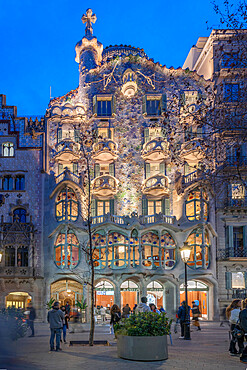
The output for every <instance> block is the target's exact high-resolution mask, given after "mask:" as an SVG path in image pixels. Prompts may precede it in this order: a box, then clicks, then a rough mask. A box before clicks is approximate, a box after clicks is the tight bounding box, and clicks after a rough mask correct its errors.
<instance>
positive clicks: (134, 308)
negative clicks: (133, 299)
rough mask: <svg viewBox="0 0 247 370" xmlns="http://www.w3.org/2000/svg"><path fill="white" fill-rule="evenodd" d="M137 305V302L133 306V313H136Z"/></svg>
mask: <svg viewBox="0 0 247 370" xmlns="http://www.w3.org/2000/svg"><path fill="white" fill-rule="evenodd" d="M136 307H137V304H136V303H135V305H134V307H133V313H135V310H136Z"/></svg>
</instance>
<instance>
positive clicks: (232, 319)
mask: <svg viewBox="0 0 247 370" xmlns="http://www.w3.org/2000/svg"><path fill="white" fill-rule="evenodd" d="M240 308H241V300H240V299H234V300H233V301H232V303H231V304H230V305H229V306H228V307H227V308H226V317H227V319H228V320H229V323H230V331H231V341H230V347H229V353H230V355H231V356H236V355H237V354H238V351H237V349H236V338H234V336H233V330H234V328H235V326H236V324H237V322H238V321H239V314H240ZM238 347H239V352H240V353H242V351H243V348H242V342H241V340H240V341H239V340H238Z"/></svg>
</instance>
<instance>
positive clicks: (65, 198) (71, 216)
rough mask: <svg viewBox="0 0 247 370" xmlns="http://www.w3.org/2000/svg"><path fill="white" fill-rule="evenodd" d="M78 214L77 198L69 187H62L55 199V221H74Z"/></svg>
mask: <svg viewBox="0 0 247 370" xmlns="http://www.w3.org/2000/svg"><path fill="white" fill-rule="evenodd" d="M78 214H79V208H78V200H77V198H76V195H75V193H74V191H73V190H72V189H70V188H67V187H66V188H65V189H63V190H62V191H61V192H60V193H59V195H58V197H57V201H56V219H57V221H76V220H77V217H78Z"/></svg>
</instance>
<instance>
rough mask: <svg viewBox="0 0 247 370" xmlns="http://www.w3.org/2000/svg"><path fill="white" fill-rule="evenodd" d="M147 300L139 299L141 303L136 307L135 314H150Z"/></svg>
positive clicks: (144, 298)
mask: <svg viewBox="0 0 247 370" xmlns="http://www.w3.org/2000/svg"><path fill="white" fill-rule="evenodd" d="M147 301H148V300H147V298H146V297H141V303H139V304H138V306H137V307H136V309H135V312H136V313H138V312H150V311H151V310H150V307H149V306H148V305H147Z"/></svg>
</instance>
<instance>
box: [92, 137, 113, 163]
mask: <svg viewBox="0 0 247 370" xmlns="http://www.w3.org/2000/svg"><path fill="white" fill-rule="evenodd" d="M93 159H94V160H98V161H104V162H108V161H112V160H116V159H117V144H116V143H115V142H114V141H112V140H111V139H107V138H105V139H103V140H100V141H98V142H97V143H95V144H94V145H93Z"/></svg>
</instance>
